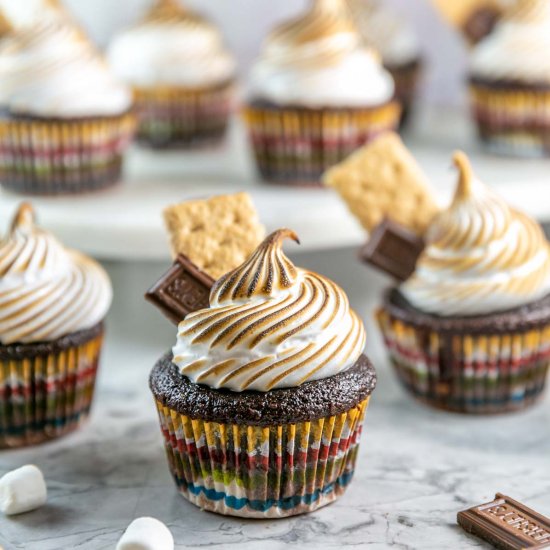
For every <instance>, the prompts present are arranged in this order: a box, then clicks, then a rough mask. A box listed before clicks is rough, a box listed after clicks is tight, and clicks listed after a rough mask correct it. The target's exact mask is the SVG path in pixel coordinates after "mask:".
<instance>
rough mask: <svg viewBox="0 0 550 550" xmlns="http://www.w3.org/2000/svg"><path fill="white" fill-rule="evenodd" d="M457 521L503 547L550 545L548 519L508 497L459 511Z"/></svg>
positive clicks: (513, 549)
mask: <svg viewBox="0 0 550 550" xmlns="http://www.w3.org/2000/svg"><path fill="white" fill-rule="evenodd" d="M457 520H458V523H459V525H460V526H461V527H462V528H463V529H464V530H465V531H467V532H468V533H472V534H473V535H477V536H478V537H479V538H481V539H483V540H485V541H487V542H489V543H490V544H492V545H493V546H495V547H496V548H500V549H502V550H523V549H525V548H550V519H549V518H547V517H545V516H543V515H541V514H539V513H537V512H535V511H534V510H531V509H530V508H527V506H525V505H524V504H521V503H520V502H517V501H516V500H513V499H511V498H510V497H507V496H504V495H501V494H500V493H497V494H496V495H495V500H493V502H489V503H487V504H482V505H480V506H474V507H473V508H470V509H469V510H464V511H463V512H459V513H458V516H457Z"/></svg>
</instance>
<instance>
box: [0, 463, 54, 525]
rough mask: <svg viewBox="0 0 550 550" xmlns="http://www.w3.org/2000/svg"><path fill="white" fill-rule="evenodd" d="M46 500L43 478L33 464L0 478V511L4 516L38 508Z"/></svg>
mask: <svg viewBox="0 0 550 550" xmlns="http://www.w3.org/2000/svg"><path fill="white" fill-rule="evenodd" d="M46 498H47V489H46V482H45V481H44V476H43V475H42V472H41V471H40V470H39V469H38V468H37V467H36V466H34V465H33V464H27V465H26V466H22V467H21V468H17V470H13V471H11V472H8V473H7V474H5V475H4V476H2V478H0V510H1V511H2V512H4V514H6V515H14V514H22V513H23V512H29V511H30V510H34V509H35V508H39V507H40V506H42V505H43V504H44V503H45V502H46Z"/></svg>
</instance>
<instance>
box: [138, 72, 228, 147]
mask: <svg viewBox="0 0 550 550" xmlns="http://www.w3.org/2000/svg"><path fill="white" fill-rule="evenodd" d="M233 96H234V84H233V82H225V83H223V84H222V85H218V86H215V87H210V88H201V89H190V88H180V87H168V86H165V87H153V88H135V89H134V101H135V106H136V111H137V114H138V120H139V126H138V140H139V141H140V142H142V143H144V144H145V145H149V146H151V147H159V148H162V147H174V146H180V147H191V146H197V145H199V146H200V145H205V144H211V143H216V142H219V141H220V140H222V139H223V138H224V136H225V133H226V129H227V122H228V120H229V115H230V114H231V111H232V108H233Z"/></svg>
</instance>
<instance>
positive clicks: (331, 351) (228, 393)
mask: <svg viewBox="0 0 550 550" xmlns="http://www.w3.org/2000/svg"><path fill="white" fill-rule="evenodd" d="M285 238H291V239H294V240H296V241H297V237H296V235H295V234H294V233H293V232H292V231H290V230H287V229H281V230H279V231H276V232H274V233H272V234H271V235H269V236H268V237H267V238H266V239H265V240H264V242H263V243H262V244H260V246H259V247H258V248H257V250H256V251H255V252H254V253H253V254H252V255H251V256H250V257H249V259H248V260H246V261H245V262H244V263H243V264H242V265H241V266H239V267H237V268H236V269H235V270H233V271H231V272H229V273H227V274H226V275H224V276H222V277H221V278H220V279H219V280H218V281H217V282H216V283H215V284H214V285H213V287H212V289H211V292H210V299H209V303H210V305H209V307H208V308H205V309H200V310H198V311H195V312H192V313H190V314H188V315H187V317H186V318H185V319H184V320H182V321H181V323H180V324H179V328H178V337H177V342H176V344H175V346H174V348H173V350H172V352H171V353H168V354H166V355H165V356H164V357H162V358H161V359H160V360H159V361H158V363H157V364H156V365H155V367H154V369H153V371H152V373H151V377H150V387H151V390H152V392H153V395H154V397H155V400H156V403H157V407H158V412H159V418H160V423H161V428H162V433H163V435H164V438H165V447H166V452H167V456H168V462H169V466H170V470H171V472H172V475H173V476H174V479H175V481H176V484H177V486H178V488H179V490H180V492H181V494H182V495H183V496H184V497H185V498H187V499H188V500H189V501H190V502H192V503H194V504H196V505H197V506H199V507H201V508H203V509H205V510H209V511H213V512H217V513H220V514H226V515H236V516H242V517H250V518H268V517H272V518H277V517H285V516H291V515H295V514H300V513H304V512H310V511H313V510H315V509H316V508H319V507H321V506H324V505H326V504H329V503H330V502H332V501H334V500H335V499H336V498H338V497H339V496H340V495H341V494H342V493H343V492H344V490H345V488H346V486H347V485H348V483H349V482H350V480H351V477H352V475H353V471H354V467H355V461H356V458H357V451H358V443H359V437H360V435H361V426H362V423H363V417H364V415H365V411H366V408H367V404H368V401H369V397H370V394H371V392H372V391H373V389H374V386H375V383H376V376H375V372H374V368H373V367H372V365H371V364H370V362H369V360H368V359H367V358H366V357H365V356H364V355H363V354H362V352H363V348H364V345H365V331H364V327H363V324H362V322H361V321H360V320H359V318H358V317H357V315H356V314H355V313H354V312H353V311H352V310H351V309H350V307H349V304H348V300H347V297H346V295H345V294H344V292H343V291H342V289H341V288H339V287H338V286H337V285H336V284H335V283H333V282H332V281H330V280H328V279H326V278H325V277H322V276H321V275H317V274H316V273H312V272H309V271H306V270H303V269H300V268H297V267H295V266H294V265H293V264H292V263H291V262H290V260H289V259H288V258H287V257H286V256H285V255H284V254H283V252H282V250H281V247H282V242H283V239H285Z"/></svg>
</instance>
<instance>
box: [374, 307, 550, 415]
mask: <svg viewBox="0 0 550 550" xmlns="http://www.w3.org/2000/svg"><path fill="white" fill-rule="evenodd" d="M377 321H378V324H379V326H380V329H381V331H382V334H383V336H384V342H385V344H386V347H387V350H388V353H389V355H390V358H391V361H392V364H393V366H394V367H395V370H396V373H397V375H398V377H399V380H400V381H401V382H402V384H403V385H404V387H405V388H406V389H407V390H408V391H409V392H410V393H411V394H412V395H413V396H415V397H416V398H418V399H420V400H421V401H423V402H425V403H427V404H428V405H431V406H433V407H437V408H441V409H446V410H450V411H456V412H462V413H475V414H493V413H503V412H511V411H517V410H521V409H525V408H527V407H529V406H530V405H532V404H533V403H535V402H536V400H537V399H538V398H539V397H540V396H541V395H542V394H543V392H544V389H545V384H546V378H547V373H548V366H549V364H550V324H548V323H546V324H543V325H541V326H540V327H538V328H531V329H529V330H527V331H523V332H519V331H518V332H509V331H504V332H500V333H491V334H479V333H476V334H464V333H452V332H451V333H449V332H446V333H438V332H436V331H434V330H430V329H427V328H425V327H419V326H416V325H415V324H413V323H410V322H406V321H404V320H402V319H397V318H395V317H393V316H392V315H391V314H390V313H389V312H388V311H386V310H385V309H383V308H382V309H380V310H379V311H378V312H377Z"/></svg>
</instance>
